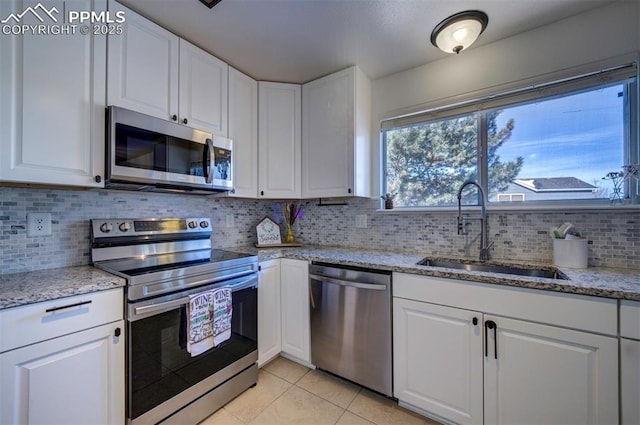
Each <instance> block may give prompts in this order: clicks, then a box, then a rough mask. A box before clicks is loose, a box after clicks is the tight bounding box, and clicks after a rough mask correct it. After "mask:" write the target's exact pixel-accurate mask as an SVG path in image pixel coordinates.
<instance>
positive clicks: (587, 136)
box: [496, 85, 624, 192]
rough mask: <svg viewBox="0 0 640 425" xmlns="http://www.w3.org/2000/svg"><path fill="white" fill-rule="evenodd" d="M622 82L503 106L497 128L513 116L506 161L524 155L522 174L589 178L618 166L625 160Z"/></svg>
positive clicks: (605, 183)
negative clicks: (504, 107) (553, 97)
mask: <svg viewBox="0 0 640 425" xmlns="http://www.w3.org/2000/svg"><path fill="white" fill-rule="evenodd" d="M622 87H623V86H622V85H616V86H612V87H607V88H603V89H600V90H595V91H592V92H587V93H581V94H577V95H572V96H567V97H563V98H558V99H553V100H547V101H544V102H540V103H531V104H527V105H522V106H516V107H512V108H508V109H504V110H503V112H502V113H501V114H500V115H499V116H498V119H497V121H496V123H497V125H498V129H500V128H502V127H504V125H505V123H506V122H507V120H508V119H509V118H513V119H514V129H513V133H512V136H511V138H510V139H509V141H507V142H506V143H505V144H504V145H503V146H502V147H501V148H500V150H499V151H498V155H500V158H501V160H502V161H509V160H513V159H515V158H517V157H518V156H522V157H523V158H524V164H523V166H522V169H521V171H520V174H519V176H518V177H520V178H535V177H577V178H579V179H581V180H583V181H585V182H587V183H590V184H594V180H596V181H598V182H599V183H600V184H602V186H603V187H608V188H609V189H610V192H611V188H612V187H613V185H612V184H611V182H610V181H609V180H602V177H604V176H605V175H606V174H607V173H609V172H611V171H620V170H621V166H622V165H623V164H624V160H623V144H624V140H623V134H624V133H623V130H624V128H623V127H624V126H623V120H622V117H623V97H622V96H619V95H618V93H621V92H622Z"/></svg>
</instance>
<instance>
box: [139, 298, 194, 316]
mask: <svg viewBox="0 0 640 425" xmlns="http://www.w3.org/2000/svg"><path fill="white" fill-rule="evenodd" d="M186 304H189V297H182V298H178V299H177V300H172V301H167V302H163V303H160V304H151V305H145V306H142V307H136V308H135V309H134V314H135V315H136V316H137V315H139V314H149V313H156V312H164V311H169V310H173V309H174V308H176V307H180V306H181V305H186Z"/></svg>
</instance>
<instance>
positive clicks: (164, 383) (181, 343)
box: [127, 274, 258, 424]
mask: <svg viewBox="0 0 640 425" xmlns="http://www.w3.org/2000/svg"><path fill="white" fill-rule="evenodd" d="M257 283H258V281H257V275H256V274H253V275H251V276H244V277H242V278H237V279H232V280H228V281H224V282H219V283H216V284H213V285H205V286H201V287H199V288H196V289H192V290H189V291H184V292H180V293H176V294H171V295H167V296H162V297H159V298H154V299H152V300H144V301H141V302H137V303H129V304H128V312H127V313H128V316H127V319H128V321H127V326H128V336H127V342H128V347H127V355H128V359H127V363H128V370H127V389H128V392H127V419H128V420H127V422H128V423H133V424H136V423H157V422H159V421H161V420H163V419H164V418H166V417H168V416H169V415H171V414H172V413H174V412H175V411H177V410H178V409H180V408H182V407H183V406H185V405H187V404H188V403H190V402H192V401H193V400H195V399H197V398H198V397H200V396H202V395H203V394H205V393H207V392H208V391H210V390H211V389H213V388H215V387H217V386H218V385H220V384H222V383H223V382H225V381H226V380H228V379H229V378H231V377H233V376H234V375H235V374H237V373H239V372H241V371H242V370H244V369H246V368H247V367H250V366H251V365H253V364H254V363H255V362H256V361H257V348H258V344H257V327H258V315H257V312H258V304H257ZM227 285H230V286H231V287H232V290H233V292H232V300H233V314H232V319H231V338H230V339H228V340H227V341H225V342H223V343H221V344H220V345H218V346H216V347H215V348H212V349H210V350H208V351H206V352H204V353H202V354H200V355H198V356H196V357H191V354H189V353H188V352H187V350H186V341H187V335H186V305H187V304H188V302H189V297H188V295H190V294H195V293H199V292H202V291H208V290H211V289H215V288H218V287H222V286H227Z"/></svg>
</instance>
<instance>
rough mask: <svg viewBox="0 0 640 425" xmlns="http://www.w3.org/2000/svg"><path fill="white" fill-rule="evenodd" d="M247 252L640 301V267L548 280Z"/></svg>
mask: <svg viewBox="0 0 640 425" xmlns="http://www.w3.org/2000/svg"><path fill="white" fill-rule="evenodd" d="M235 250H236V251H242V252H246V253H252V254H257V255H258V258H259V260H260V261H266V260H271V259H276V258H291V259H298V260H307V261H322V262H329V263H334V264H342V265H346V266H356V267H368V268H376V269H380V270H390V271H394V272H402V273H412V274H419V275H424V276H434V277H444V278H451V279H460V280H470V281H474V282H485V283H494V284H498V285H508V286H517V287H522V288H534V289H544V290H552V291H558V292H567V293H573V294H582V295H592V296H598V297H607V298H617V299H628V300H637V301H640V270H634V269H613V268H605V267H590V268H587V269H570V268H564V267H557V269H558V270H559V271H560V272H561V273H563V274H564V275H565V276H566V277H567V279H549V278H542V277H528V276H515V275H506V274H499V273H489V272H478V271H466V270H457V269H448V268H442V267H429V266H419V265H417V264H416V263H417V262H418V261H420V260H422V259H423V258H424V257H425V255H417V254H407V253H397V252H389V251H372V250H362V249H350V248H330V247H314V246H309V247H303V248H266V249H265V248H261V249H258V248H253V247H240V248H237V249H235ZM489 263H491V264H499V265H509V266H528V267H531V266H535V267H539V268H543V269H545V268H546V269H553V266H551V265H549V264H536V263H523V262H507V261H491V262H489Z"/></svg>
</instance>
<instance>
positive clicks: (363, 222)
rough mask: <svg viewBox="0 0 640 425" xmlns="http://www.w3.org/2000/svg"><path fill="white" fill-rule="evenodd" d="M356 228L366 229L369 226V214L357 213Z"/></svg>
mask: <svg viewBox="0 0 640 425" xmlns="http://www.w3.org/2000/svg"><path fill="white" fill-rule="evenodd" d="M356 228H357V229H366V228H367V215H366V214H356Z"/></svg>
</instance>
